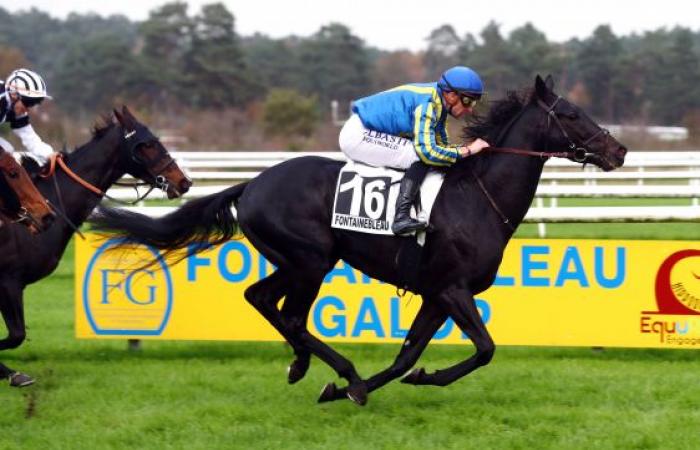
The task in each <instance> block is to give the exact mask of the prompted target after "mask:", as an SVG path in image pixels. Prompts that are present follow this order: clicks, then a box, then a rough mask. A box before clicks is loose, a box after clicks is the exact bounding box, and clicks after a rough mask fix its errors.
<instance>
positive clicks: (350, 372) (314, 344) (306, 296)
mask: <svg viewBox="0 0 700 450" xmlns="http://www.w3.org/2000/svg"><path fill="white" fill-rule="evenodd" d="M324 276H325V272H324V273H319V274H318V276H317V277H316V279H314V280H312V279H310V278H308V277H306V278H303V277H302V276H301V274H299V276H295V277H294V280H295V281H294V285H293V288H292V289H291V290H290V292H289V293H288V294H287V297H286V298H285V304H287V305H288V307H287V308H288V309H287V311H290V310H291V309H290V308H292V305H298V308H297V309H296V312H297V315H296V316H293V317H288V320H287V321H285V322H289V323H293V324H294V328H293V332H294V334H295V335H296V336H298V338H299V339H300V340H301V342H302V343H303V345H304V348H305V349H306V350H308V351H309V352H310V353H311V354H313V355H316V356H317V357H318V358H319V359H320V360H321V361H323V362H325V363H326V364H328V365H329V366H330V367H331V368H333V370H335V371H336V373H337V374H338V376H340V377H341V378H345V379H346V380H347V381H348V387H347V390H345V391H344V392H345V393H346V395H347V397H348V398H350V399H351V400H352V401H354V402H355V403H357V404H359V405H364V404H365V403H367V388H366V386H365V383H364V381H363V380H362V379H361V378H360V376H359V375H358V374H357V371H356V370H355V366H354V365H353V364H352V362H350V360H348V359H347V358H345V357H344V356H342V355H341V354H340V353H338V352H336V351H335V350H333V349H332V348H331V347H330V346H329V345H327V344H325V343H324V342H323V341H321V340H320V339H318V338H317V337H316V336H314V335H312V334H311V333H310V332H309V330H308V328H307V327H306V320H305V318H306V317H308V311H309V309H310V308H311V305H312V304H313V301H314V300H315V299H316V296H317V295H318V291H319V289H320V288H321V283H322V282H323V278H324ZM300 357H304V355H299V354H297V358H300ZM329 389H330V390H336V388H335V385H333V384H332V383H329V384H328V385H327V386H326V388H325V390H329ZM325 390H324V392H325ZM323 395H324V394H323V393H322V394H321V398H322V397H323ZM319 401H320V399H319Z"/></svg>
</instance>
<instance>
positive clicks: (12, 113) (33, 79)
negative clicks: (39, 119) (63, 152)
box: [0, 69, 53, 166]
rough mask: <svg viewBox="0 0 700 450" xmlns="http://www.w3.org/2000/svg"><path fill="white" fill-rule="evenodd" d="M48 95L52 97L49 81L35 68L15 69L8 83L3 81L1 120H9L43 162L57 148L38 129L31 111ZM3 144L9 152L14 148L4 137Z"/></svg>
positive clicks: (35, 157)
mask: <svg viewBox="0 0 700 450" xmlns="http://www.w3.org/2000/svg"><path fill="white" fill-rule="evenodd" d="M47 98H48V99H51V97H50V96H49V95H47V93H46V83H44V80H43V79H42V78H41V76H40V75H39V74H38V73H36V72H33V71H31V70H28V69H17V70H14V71H13V72H12V73H11V74H10V75H9V76H8V77H7V80H5V82H4V83H3V82H2V81H0V123H3V122H9V124H10V128H11V129H12V131H13V132H14V133H15V135H17V137H19V139H20V140H21V141H22V145H24V147H25V148H26V149H27V150H28V151H29V153H30V154H31V156H32V157H34V159H36V160H37V162H38V163H39V165H40V166H41V165H44V164H45V163H46V162H47V161H48V158H49V156H50V155H51V153H53V149H52V148H51V146H50V145H48V144H47V143H45V142H44V141H42V140H41V138H40V137H39V135H38V134H36V131H34V128H33V127H32V125H31V124H30V123H29V113H28V111H29V109H30V108H32V107H34V106H36V105H38V104H40V103H41V102H42V101H44V99H47ZM0 147H2V148H3V149H4V150H6V151H8V152H13V151H14V148H13V147H12V145H11V144H10V143H9V142H7V141H6V140H5V139H3V138H0Z"/></svg>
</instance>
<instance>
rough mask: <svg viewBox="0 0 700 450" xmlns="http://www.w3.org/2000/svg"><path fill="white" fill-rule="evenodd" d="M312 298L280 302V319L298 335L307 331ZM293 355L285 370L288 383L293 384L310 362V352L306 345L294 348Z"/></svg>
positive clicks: (302, 375) (301, 375)
mask: <svg viewBox="0 0 700 450" xmlns="http://www.w3.org/2000/svg"><path fill="white" fill-rule="evenodd" d="M314 300H315V298H311V297H306V298H301V297H296V298H290V299H288V300H285V301H284V302H283V303H282V309H281V311H280V314H281V315H282V320H284V322H285V323H286V324H287V326H289V327H290V328H291V331H292V332H293V333H294V334H296V335H300V334H301V333H305V332H308V330H307V328H306V324H307V322H308V320H309V312H310V311H311V306H312V305H313V302H314ZM294 355H295V359H294V361H292V363H291V364H290V365H289V370H288V372H287V381H289V384H294V383H296V382H297V381H299V380H301V379H302V378H304V376H305V375H306V372H307V370H309V365H310V364H311V352H310V351H309V350H308V349H307V348H306V347H302V348H300V349H294Z"/></svg>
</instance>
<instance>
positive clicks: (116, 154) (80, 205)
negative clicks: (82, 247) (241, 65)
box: [0, 107, 192, 386]
mask: <svg viewBox="0 0 700 450" xmlns="http://www.w3.org/2000/svg"><path fill="white" fill-rule="evenodd" d="M114 116H115V117H116V119H117V123H112V120H111V119H110V120H109V123H107V124H105V125H103V126H100V127H96V129H95V131H94V137H93V138H92V140H91V141H90V142H88V143H87V144H85V145H83V146H82V147H80V148H78V149H76V150H75V151H73V152H71V153H69V154H60V155H59V158H54V159H53V160H52V164H53V163H54V162H57V163H58V165H57V166H55V167H54V168H53V172H52V174H51V175H50V176H47V177H37V178H36V186H37V188H38V189H39V191H40V192H41V194H42V195H43V196H44V197H46V198H47V199H48V200H49V201H50V202H51V204H53V205H56V208H58V209H59V210H60V211H59V213H60V215H61V216H63V218H62V219H61V220H56V221H55V222H54V223H53V225H52V226H51V227H49V228H48V229H47V230H45V231H44V232H43V233H41V234H39V235H36V236H32V235H31V234H30V233H29V232H28V231H27V229H26V228H25V227H22V226H19V225H10V226H6V227H2V228H0V254H2V255H3V257H2V259H0V312H2V317H3V319H5V324H6V325H7V328H8V331H9V335H8V337H7V338H5V339H2V340H0V351H1V350H5V349H11V348H15V347H18V346H19V345H20V344H22V342H23V341H24V339H25V336H26V333H25V322H24V305H23V300H22V293H23V291H24V288H25V286H27V285H28V284H31V283H35V282H37V281H39V280H41V279H42V278H44V277H46V276H48V275H49V274H51V272H53V271H54V269H55V268H56V266H57V265H58V262H59V261H60V259H61V255H62V254H63V252H64V250H65V248H66V245H68V242H69V241H70V239H71V237H72V236H73V232H74V231H75V228H74V227H76V226H80V224H82V223H83V222H84V221H85V219H87V217H88V216H89V215H90V213H91V212H92V211H93V209H94V208H95V207H96V206H97V205H98V203H99V202H100V200H102V198H103V196H104V192H105V191H106V190H107V189H108V188H109V187H110V186H111V185H112V184H113V183H114V182H116V181H117V180H118V179H120V178H121V177H122V176H123V175H124V174H127V173H128V174H130V175H131V176H133V177H134V178H138V179H140V180H143V181H144V182H146V183H149V184H151V185H152V186H157V187H160V188H162V189H163V190H165V191H167V193H168V197H169V198H174V197H178V196H180V195H182V194H184V193H185V192H186V191H187V190H188V189H189V187H190V186H191V184H192V182H191V181H190V180H189V178H187V176H186V175H185V174H184V173H183V172H182V170H181V169H180V168H179V167H178V165H177V164H176V163H175V161H174V160H173V158H172V157H171V156H170V154H169V153H168V151H167V150H166V149H165V147H163V145H162V144H161V143H160V141H159V140H158V139H157V138H156V137H155V136H154V135H153V134H152V133H151V132H150V131H149V130H148V128H146V127H145V126H144V125H143V124H141V123H140V122H139V121H138V120H136V118H135V117H134V116H133V115H132V114H131V113H130V112H129V110H128V109H127V108H126V107H124V108H122V112H121V113H120V112H119V111H116V110H115V111H114ZM7 377H9V378H10V384H11V385H12V386H26V385H29V384H31V383H32V382H33V381H34V380H33V379H32V378H31V377H30V376H29V375H26V374H23V373H20V372H17V371H15V370H12V369H10V368H8V367H7V366H5V365H3V364H2V363H0V378H7Z"/></svg>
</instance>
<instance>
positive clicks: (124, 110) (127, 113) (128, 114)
mask: <svg viewBox="0 0 700 450" xmlns="http://www.w3.org/2000/svg"><path fill="white" fill-rule="evenodd" d="M122 114H123V115H124V117H127V118H128V119H129V120H131V121H133V122H136V117H134V115H133V114H131V110H129V108H128V107H127V106H126V105H122Z"/></svg>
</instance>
